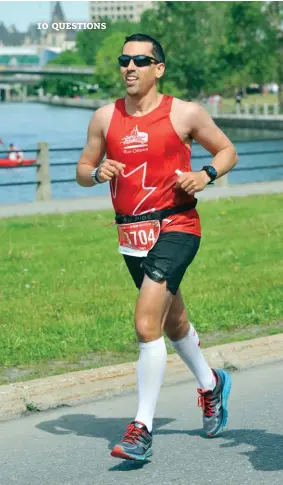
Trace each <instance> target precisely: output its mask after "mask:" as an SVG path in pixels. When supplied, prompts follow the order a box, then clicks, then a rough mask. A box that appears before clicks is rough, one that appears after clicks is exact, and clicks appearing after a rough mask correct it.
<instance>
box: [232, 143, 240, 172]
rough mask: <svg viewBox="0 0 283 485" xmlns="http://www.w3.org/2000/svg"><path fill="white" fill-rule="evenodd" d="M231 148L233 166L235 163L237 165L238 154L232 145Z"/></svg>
mask: <svg viewBox="0 0 283 485" xmlns="http://www.w3.org/2000/svg"><path fill="white" fill-rule="evenodd" d="M231 150H232V154H231V159H232V161H233V167H235V165H237V163H238V161H239V155H238V153H237V150H236V148H235V147H234V145H232V146H231Z"/></svg>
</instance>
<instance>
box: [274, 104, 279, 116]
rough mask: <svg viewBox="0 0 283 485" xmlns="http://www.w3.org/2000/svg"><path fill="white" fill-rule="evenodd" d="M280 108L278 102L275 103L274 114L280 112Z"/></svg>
mask: <svg viewBox="0 0 283 485" xmlns="http://www.w3.org/2000/svg"><path fill="white" fill-rule="evenodd" d="M278 108H279V106H278V104H277V103H275V104H274V105H273V114H274V115H278V112H279V109H278Z"/></svg>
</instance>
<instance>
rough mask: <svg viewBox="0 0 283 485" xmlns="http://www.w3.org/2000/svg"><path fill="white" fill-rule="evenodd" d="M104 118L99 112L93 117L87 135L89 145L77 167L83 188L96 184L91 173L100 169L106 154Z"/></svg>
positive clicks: (86, 146)
mask: <svg viewBox="0 0 283 485" xmlns="http://www.w3.org/2000/svg"><path fill="white" fill-rule="evenodd" d="M102 123H103V117H102V116H101V111H100V110H97V111H96V112H95V113H94V115H93V116H92V118H91V120H90V123H89V126H88V133H87V143H86V145H85V147H84V149H83V151H82V154H81V158H80V160H79V163H78V165H77V177H76V180H77V183H78V184H79V185H82V186H83V187H92V186H93V185H95V182H94V181H93V180H92V178H91V175H90V174H91V172H92V170H93V169H94V168H96V167H98V165H99V163H100V162H101V160H102V158H103V156H104V154H105V138H104V135H103V124H102Z"/></svg>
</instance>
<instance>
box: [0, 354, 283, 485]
mask: <svg viewBox="0 0 283 485" xmlns="http://www.w3.org/2000/svg"><path fill="white" fill-rule="evenodd" d="M282 376H283V361H281V362H279V363H276V364H270V365H266V366H261V367H254V368H252V369H249V370H246V371H241V372H235V373H233V374H232V377H233V386H232V391H231V395H230V396H231V397H230V400H229V404H230V406H229V412H230V417H229V421H228V427H227V428H226V430H225V431H224V432H223V434H222V435H221V437H218V438H214V439H207V438H205V437H203V436H202V432H201V429H200V428H201V410H200V409H198V408H197V407H196V400H197V398H196V390H195V386H194V384H193V383H192V382H189V383H183V384H176V385H171V386H170V387H169V386H168V387H163V389H162V393H161V396H160V400H159V404H158V409H157V414H156V420H155V437H154V455H153V456H152V457H151V460H150V461H148V462H146V463H144V464H139V463H136V462H126V461H122V460H121V461H120V460H118V459H115V458H112V457H111V456H110V454H109V450H110V448H111V446H112V445H113V444H114V442H115V441H116V440H119V439H120V437H121V436H122V435H123V432H124V429H125V426H126V424H128V422H129V421H130V420H131V419H132V416H133V413H134V411H135V407H136V394H135V393H133V392H131V393H128V394H124V395H122V396H118V397H117V396H116V397H113V396H112V397H108V398H107V399H104V400H99V401H96V402H93V403H90V404H87V405H81V406H77V407H72V408H60V409H57V410H53V411H49V412H44V413H36V414H31V415H30V416H26V417H23V418H20V419H15V420H11V421H6V422H3V423H1V424H0V484H1V485H14V484H16V485H102V484H103V485H108V484H109V485H110V484H115V485H119V484H124V485H132V484H135V483H136V484H137V485H138V484H139V483H141V484H143V485H144V484H146V485H147V484H154V485H175V484H178V485H183V484H184V485H185V484H186V485H208V484H213V485H250V484H253V485H279V484H280V485H282V483H283V406H282V402H283V379H282Z"/></svg>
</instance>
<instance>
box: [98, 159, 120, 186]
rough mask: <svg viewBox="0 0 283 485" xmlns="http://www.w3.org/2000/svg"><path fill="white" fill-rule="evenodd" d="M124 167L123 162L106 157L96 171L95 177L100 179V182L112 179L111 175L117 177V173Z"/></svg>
mask: <svg viewBox="0 0 283 485" xmlns="http://www.w3.org/2000/svg"><path fill="white" fill-rule="evenodd" d="M125 167H126V165H125V164H124V163H120V162H116V160H111V159H110V158H106V160H104V162H103V163H102V164H101V165H100V167H99V169H98V171H97V178H98V179H99V180H100V181H101V183H103V182H108V181H109V180H111V179H113V177H118V176H119V174H120V173H122V172H123V170H124V168H125Z"/></svg>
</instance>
